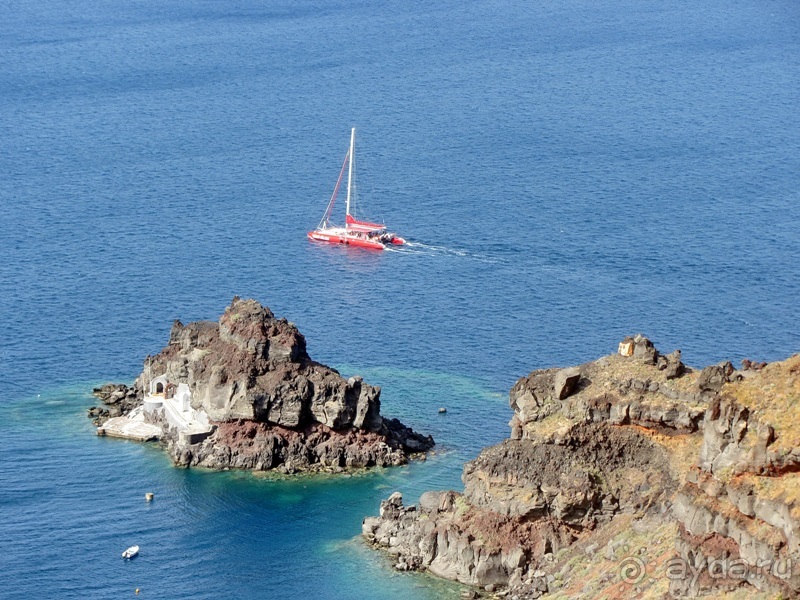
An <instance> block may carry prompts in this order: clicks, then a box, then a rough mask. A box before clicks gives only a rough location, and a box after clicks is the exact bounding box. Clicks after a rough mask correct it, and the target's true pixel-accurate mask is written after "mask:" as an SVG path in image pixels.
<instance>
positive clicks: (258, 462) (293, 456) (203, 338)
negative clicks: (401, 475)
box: [89, 297, 434, 473]
mask: <svg viewBox="0 0 800 600" xmlns="http://www.w3.org/2000/svg"><path fill="white" fill-rule="evenodd" d="M380 392H381V390H380V388H379V387H376V386H371V385H369V384H368V383H366V382H364V381H363V380H362V379H361V378H360V377H351V378H349V379H345V378H343V377H342V376H341V375H340V374H339V373H338V372H337V371H336V370H335V369H332V368H330V367H327V366H325V365H322V364H320V363H317V362H315V361H313V360H312V359H311V358H310V357H309V356H308V354H307V352H306V344H305V338H304V337H303V336H302V334H301V333H300V332H299V331H298V330H297V328H296V327H295V326H294V324H292V323H289V322H288V321H286V320H285V319H277V318H275V316H274V315H273V314H272V312H271V311H270V310H269V308H266V307H263V306H261V305H260V304H259V303H258V302H256V301H255V300H242V299H240V298H238V297H236V298H234V299H233V301H232V303H231V305H230V306H228V307H227V308H226V309H225V312H224V313H223V315H222V316H221V317H220V319H219V322H218V323H214V322H207V321H201V322H196V323H189V324H188V325H183V324H182V323H180V322H179V321H176V322H175V323H174V325H173V327H172V331H171V332H170V339H169V343H168V344H167V346H166V347H165V348H164V349H163V350H162V351H161V352H160V353H158V354H157V355H155V356H153V357H148V358H147V359H146V360H145V365H144V370H143V371H142V373H141V374H140V375H139V377H138V378H137V379H136V381H135V382H134V384H133V386H131V387H128V386H127V385H124V384H107V385H104V386H102V387H101V388H98V389H95V390H94V393H95V395H96V396H97V397H98V398H99V399H100V400H101V401H102V403H103V404H104V406H99V407H98V406H96V407H92V408H90V409H89V417H90V418H92V419H93V420H94V422H95V424H96V425H98V427H99V428H98V433H100V434H103V433H107V434H111V433H108V432H111V431H112V428H111V424H112V423H113V421H114V420H115V419H117V420H120V419H128V420H138V421H140V422H141V423H142V424H143V425H150V426H157V428H158V430H159V431H160V435H159V436H158V437H160V439H161V442H162V443H163V444H164V445H165V448H166V450H167V452H168V453H169V454H170V456H171V457H172V459H173V461H174V462H175V464H176V465H180V466H186V467H189V466H200V467H207V468H211V469H229V468H235V469H251V470H256V471H266V470H272V469H276V470H279V471H281V472H285V473H294V472H300V471H331V472H338V471H341V470H344V469H349V468H363V467H375V466H378V467H386V466H395V465H400V464H404V463H406V462H407V461H408V460H409V458H410V457H412V456H414V455H423V453H425V452H427V451H428V450H430V449H431V448H433V446H434V441H433V438H431V437H430V436H423V435H420V434H418V433H416V432H414V431H413V430H412V429H410V428H408V427H406V426H404V425H403V424H402V423H400V422H399V421H397V420H396V419H384V418H383V417H382V416H381V414H380Z"/></svg>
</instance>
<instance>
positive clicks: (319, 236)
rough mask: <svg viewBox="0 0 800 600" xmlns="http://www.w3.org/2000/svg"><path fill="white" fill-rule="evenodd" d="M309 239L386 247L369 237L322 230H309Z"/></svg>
mask: <svg viewBox="0 0 800 600" xmlns="http://www.w3.org/2000/svg"><path fill="white" fill-rule="evenodd" d="M308 239H310V240H311V241H313V242H324V243H328V244H342V245H344V246H356V247H358V248H367V249H369V250H383V249H384V248H385V247H384V245H383V244H381V243H380V242H374V241H372V240H369V239H363V238H358V237H353V236H343V235H336V234H330V233H323V232H321V231H309V232H308ZM401 243H402V242H401Z"/></svg>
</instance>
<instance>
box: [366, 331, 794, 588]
mask: <svg viewBox="0 0 800 600" xmlns="http://www.w3.org/2000/svg"><path fill="white" fill-rule="evenodd" d="M743 365H744V367H745V368H744V369H742V370H740V371H737V370H735V369H733V367H732V365H731V364H730V363H722V364H720V365H712V366H711V367H707V368H706V369H703V370H702V371H701V372H698V371H695V370H693V369H690V368H688V367H686V366H685V365H684V364H683V362H682V359H681V353H680V351H675V352H672V353H670V354H668V355H662V354H660V353H659V352H658V350H657V349H656V348H655V346H654V345H653V344H652V343H651V342H650V341H649V340H647V339H646V338H644V337H642V336H635V337H630V338H626V339H625V340H623V342H622V343H621V344H620V345H619V351H618V353H617V354H615V355H611V356H606V357H603V358H601V359H599V360H597V361H594V362H590V363H586V364H584V365H581V366H579V367H572V368H570V369H545V370H539V371H534V372H532V373H531V374H529V375H528V376H526V377H523V378H521V379H520V380H519V381H518V382H517V383H516V384H515V385H514V386H513V388H512V389H511V393H510V404H511V407H512V409H513V410H514V415H513V417H512V420H511V423H510V426H511V439H509V440H506V441H504V442H503V443H501V444H498V445H496V446H492V447H490V448H486V449H484V450H483V451H482V452H481V454H480V455H479V456H478V457H477V458H476V459H475V460H473V461H471V462H469V463H467V464H466V465H465V467H464V472H463V476H462V480H463V481H464V492H463V493H457V492H428V493H426V494H424V495H423V497H422V498H421V499H420V504H419V507H415V506H408V507H407V506H405V505H404V504H403V502H402V497H401V496H400V495H399V494H394V495H392V497H390V498H389V499H388V500H386V501H384V502H383V503H382V505H381V515H380V516H379V517H369V518H367V519H365V520H364V525H363V535H364V536H365V537H366V538H367V539H368V540H370V541H371V542H373V543H374V544H376V545H378V546H381V547H385V548H387V549H388V550H389V552H391V553H393V554H396V555H397V559H396V563H397V564H396V568H398V569H403V570H407V569H428V570H430V571H431V572H432V573H434V574H436V575H439V576H442V577H446V578H450V579H456V580H458V581H461V582H463V583H467V584H471V585H476V586H481V587H487V589H489V590H497V589H499V588H508V597H512V598H518V599H527V598H539V597H547V596H548V595H553V596H554V597H559V598H579V597H580V598H584V597H608V598H664V597H686V596H691V597H694V596H698V595H705V594H719V593H726V592H731V591H734V590H738V591H739V592H741V593H742V594H743V595H742V596H741V597H743V598H744V597H747V598H774V597H775V596H776V594H780V595H782V597H784V598H798V597H800V356H793V357H791V358H790V359H788V360H786V361H783V362H780V363H772V364H770V365H764V364H763V363H752V362H750V361H746V362H744V363H743ZM753 365H756V366H755V367H754V366H753ZM632 573H633V575H632Z"/></svg>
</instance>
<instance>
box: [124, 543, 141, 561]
mask: <svg viewBox="0 0 800 600" xmlns="http://www.w3.org/2000/svg"><path fill="white" fill-rule="evenodd" d="M137 554H139V546H131V547H130V548H128V549H127V550H125V552H123V553H122V558H124V559H131V558H133V557H134V556H136V555H137Z"/></svg>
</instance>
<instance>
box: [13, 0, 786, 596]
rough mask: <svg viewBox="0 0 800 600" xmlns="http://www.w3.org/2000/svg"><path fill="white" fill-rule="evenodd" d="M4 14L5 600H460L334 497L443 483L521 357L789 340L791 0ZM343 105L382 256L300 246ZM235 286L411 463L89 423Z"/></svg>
mask: <svg viewBox="0 0 800 600" xmlns="http://www.w3.org/2000/svg"><path fill="white" fill-rule="evenodd" d="M0 14H2V19H0V598H3V599H25V600H31V599H33V598H47V599H51V598H60V599H70V598H80V599H86V598H126V597H130V598H135V597H136V598H169V599H173V598H175V599H177V598H192V599H194V598H198V599H204V598H208V599H219V598H233V599H251V598H252V599H256V598H258V599H262V598H268V599H296V598H322V599H336V600H345V599H347V600H351V599H352V600H356V599H387V600H390V599H391V600H400V599H409V598H410V599H421V600H426V599H435V598H445V599H446V598H458V597H459V596H460V593H461V591H462V589H463V588H462V587H460V586H459V585H457V584H454V583H450V582H443V581H440V580H438V579H436V578H434V577H431V576H429V575H426V574H416V573H399V572H396V571H394V570H393V568H392V564H393V563H392V560H391V557H390V556H388V555H386V554H384V553H383V552H380V551H377V550H374V549H372V548H370V547H368V546H367V545H365V544H364V543H363V542H362V541H361V539H360V537H359V534H360V531H361V522H362V519H363V518H364V517H365V516H367V515H375V514H377V512H378V509H379V505H380V501H381V499H383V498H386V497H387V496H389V494H391V493H392V492H394V491H400V492H402V493H403V495H404V498H405V500H406V502H407V503H413V502H416V501H417V499H418V497H419V495H420V494H421V493H422V492H423V491H425V490H429V489H462V487H463V484H462V483H461V479H460V477H461V472H462V466H463V464H464V462H466V461H468V460H470V459H472V458H474V457H475V456H476V455H477V454H478V452H479V451H480V450H481V448H483V447H485V446H489V445H492V444H495V443H498V442H500V441H501V440H503V439H504V438H506V437H507V436H508V433H509V429H508V425H507V424H508V421H509V419H510V418H511V415H512V412H511V410H510V408H509V406H508V390H509V388H510V387H511V386H512V385H513V384H514V382H515V381H516V380H517V379H518V378H519V377H521V376H524V375H526V374H528V373H529V372H530V371H532V370H534V369H539V368H546V367H552V366H568V365H574V364H580V363H583V362H586V361H590V360H594V359H596V358H598V357H600V356H603V355H605V354H609V353H612V352H614V351H615V350H616V348H617V344H618V343H619V341H620V340H621V339H622V338H623V337H625V336H626V335H630V334H635V333H638V332H641V333H643V334H645V335H647V336H648V337H650V338H651V339H652V340H653V341H654V343H655V344H656V346H657V347H658V348H659V349H660V350H662V351H663V352H671V351H672V350H675V349H677V348H679V349H681V350H682V352H683V360H684V362H686V363H687V364H689V365H693V366H698V367H702V366H704V365H706V364H710V363H716V362H719V361H722V360H731V361H733V362H734V363H738V362H739V361H740V360H742V359H743V358H751V359H754V360H766V361H772V360H778V359H782V358H785V357H787V356H789V355H791V354H792V353H796V352H798V351H800V328H798V319H797V315H798V306H800V304H799V302H800V300H799V298H800V4H798V3H797V2H796V1H794V0H762V1H758V2H755V1H752V0H724V1H722V0H707V1H704V2H688V1H685V0H648V1H643V0H591V1H588V0H558V1H554V0H542V1H539V2H513V1H510V0H459V1H455V0H438V1H436V2H431V1H428V0H402V1H400V0H384V1H381V2H375V1H367V0H324V1H323V0H270V1H264V0H260V1H259V0H170V1H169V2H166V1H163V0H127V1H124V2H119V1H113V2H112V1H110V0H91V1H89V0H66V1H65V0H58V1H56V0H24V1H20V0H0ZM351 127H356V128H357V132H356V157H357V161H356V163H357V188H356V189H357V190H358V207H359V210H361V211H362V213H360V214H363V216H364V217H367V218H370V219H372V220H384V221H385V222H386V223H387V224H388V225H389V226H390V228H391V229H392V230H394V231H396V232H397V233H398V234H400V235H402V236H403V237H405V238H406V239H407V240H408V242H409V243H408V244H407V245H406V246H405V247H402V248H393V249H390V250H388V251H385V252H370V251H367V250H358V249H352V248H344V247H338V246H327V245H320V244H314V243H311V242H309V240H308V239H307V238H306V233H307V231H309V230H310V229H312V228H313V227H315V226H316V224H317V223H318V222H319V219H320V218H321V217H322V214H323V211H324V210H325V206H326V204H327V202H328V200H329V198H330V196H331V193H332V191H333V187H334V185H335V182H336V178H337V176H338V173H339V169H340V167H341V164H342V160H343V158H344V156H345V153H346V151H347V146H348V142H349V136H350V129H351ZM337 202H338V204H337V207H336V211H337V212H336V214H337V215H338V219H339V220H340V221H341V220H342V219H343V217H342V216H341V210H342V206H341V204H342V199H341V198H340V199H339V200H338V201H337ZM234 295H239V296H242V297H252V298H255V299H257V300H258V301H260V302H261V303H263V304H265V305H268V306H269V307H271V309H272V310H273V311H274V312H275V314H276V315H278V316H280V317H285V318H287V319H288V320H290V321H292V322H294V323H295V324H297V326H298V327H299V329H300V330H301V331H302V332H303V333H304V334H305V336H306V339H307V342H308V349H309V352H310V354H311V355H312V356H313V357H314V358H315V359H316V360H318V361H321V362H323V363H326V364H329V365H331V366H334V367H335V368H337V369H339V370H340V371H341V372H342V373H343V374H344V375H347V376H349V375H352V374H360V375H362V376H363V377H364V378H365V379H366V380H367V381H368V382H370V383H372V384H375V385H380V386H381V387H382V395H381V399H382V412H383V414H384V415H386V416H390V417H398V418H400V419H401V420H402V421H403V422H404V423H406V424H408V425H410V426H412V427H414V428H415V429H416V430H418V431H420V432H423V433H426V434H432V435H433V436H434V438H435V439H436V442H437V449H436V452H435V453H434V454H432V455H431V456H430V457H429V458H428V459H427V460H426V461H424V462H413V463H412V464H410V465H408V466H404V467H399V468H393V469H385V470H377V471H372V472H367V473H356V474H353V475H347V476H338V477H333V476H328V477H321V476H318V477H297V478H294V479H289V480H275V479H272V478H266V477H261V476H256V475H253V474H251V473H245V472H235V471H229V472H211V471H206V470H201V469H189V470H186V469H179V468H175V467H173V466H172V464H171V463H170V461H169V460H168V458H167V457H166V456H165V454H164V453H163V452H162V451H161V450H160V449H159V448H158V446H157V445H154V444H139V443H134V442H129V441H123V440H115V439H106V438H98V437H97V436H95V432H94V428H93V426H92V424H91V422H90V421H89V419H87V418H86V411H87V409H88V408H89V407H91V406H93V405H94V404H96V400H95V399H94V398H93V397H92V395H91V391H92V388H93V387H95V386H97V385H99V384H102V383H105V382H109V381H115V382H127V383H130V382H131V381H132V380H133V379H134V378H135V377H136V376H137V374H138V373H139V372H141V370H142V365H143V361H144V359H145V356H147V355H148V354H154V353H156V352H158V351H159V350H160V349H161V348H162V347H163V346H164V345H165V344H166V341H167V339H168V334H169V330H170V326H171V325H172V322H173V320H175V319H180V320H181V321H183V322H184V323H186V322H189V321H193V320H198V319H210V320H216V319H217V318H218V317H219V315H220V314H221V313H222V311H223V310H224V308H225V306H226V305H227V304H229V303H230V301H231V299H232V298H233V296H234ZM440 407H443V408H446V410H447V412H446V413H445V414H440V413H439V408H440ZM147 492H152V493H153V494H154V495H155V498H154V500H153V502H151V503H147V502H145V499H144V495H145V493H147ZM134 544H136V545H139V546H140V548H141V553H140V556H139V557H138V558H136V559H135V560H132V561H130V562H125V561H123V560H122V559H121V556H120V554H121V552H122V551H123V550H124V549H125V548H127V547H128V546H132V545H134ZM137 590H138V594H137Z"/></svg>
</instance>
